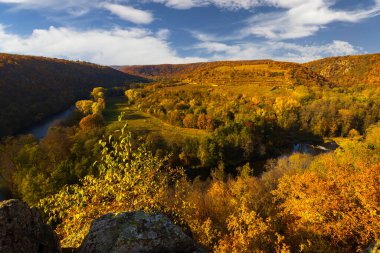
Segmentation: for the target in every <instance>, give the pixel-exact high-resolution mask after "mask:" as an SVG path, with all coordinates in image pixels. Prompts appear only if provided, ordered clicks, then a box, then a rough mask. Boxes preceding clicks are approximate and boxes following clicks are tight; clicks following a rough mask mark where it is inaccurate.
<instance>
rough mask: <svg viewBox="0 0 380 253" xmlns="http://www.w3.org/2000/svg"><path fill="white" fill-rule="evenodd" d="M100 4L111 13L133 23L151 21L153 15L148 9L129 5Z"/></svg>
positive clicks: (148, 22)
mask: <svg viewBox="0 0 380 253" xmlns="http://www.w3.org/2000/svg"><path fill="white" fill-rule="evenodd" d="M101 6H102V7H103V8H104V9H106V10H108V11H110V12H111V13H112V14H115V15H117V16H119V17H120V18H121V19H124V20H127V21H130V22H133V23H135V24H150V23H152V22H153V15H152V13H151V12H149V11H143V10H139V9H135V8H133V7H130V6H125V5H120V4H111V3H104V4H102V5H101Z"/></svg>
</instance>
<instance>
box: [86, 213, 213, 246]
mask: <svg viewBox="0 0 380 253" xmlns="http://www.w3.org/2000/svg"><path fill="white" fill-rule="evenodd" d="M79 252H80V253H105V252H109V253H125V252H129V253H134V252H139V253H143V252H144V253H151V252H152V253H153V252H154V253H159V252H162V253H163V252H173V253H203V252H206V251H205V250H204V249H202V248H201V247H200V246H199V245H197V244H196V243H195V242H194V240H193V239H191V238H190V237H189V236H188V235H186V234H185V233H183V232H182V230H181V229H180V228H179V227H178V226H176V225H174V224H173V223H172V222H171V221H170V220H169V219H168V218H167V217H165V216H163V215H162V214H147V213H144V212H130V213H120V214H107V215H105V216H102V217H100V218H98V219H96V220H94V221H93V222H92V224H91V228H90V232H89V233H88V235H87V236H86V238H85V239H84V241H83V243H82V246H81V247H80V249H79Z"/></svg>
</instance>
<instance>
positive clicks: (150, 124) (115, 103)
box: [104, 97, 209, 141]
mask: <svg viewBox="0 0 380 253" xmlns="http://www.w3.org/2000/svg"><path fill="white" fill-rule="evenodd" d="M122 112H124V113H125V117H124V119H125V120H126V121H127V124H128V128H129V130H131V131H132V132H137V133H140V134H147V133H157V134H159V135H161V136H162V137H163V138H165V139H166V140H171V141H175V140H181V139H183V138H202V137H204V136H206V135H208V134H209V132H207V131H205V130H200V129H192V128H181V127H176V126H172V125H169V124H167V123H165V122H163V121H162V120H160V119H157V118H155V117H153V116H152V115H150V114H147V113H143V112H141V111H139V110H138V109H137V108H135V107H133V106H130V105H129V104H128V101H127V99H126V98H124V97H118V98H109V99H107V108H106V110H105V112H104V117H105V119H106V123H107V128H108V129H109V130H111V129H116V128H118V127H120V122H118V116H119V115H120V114H121V113H122Z"/></svg>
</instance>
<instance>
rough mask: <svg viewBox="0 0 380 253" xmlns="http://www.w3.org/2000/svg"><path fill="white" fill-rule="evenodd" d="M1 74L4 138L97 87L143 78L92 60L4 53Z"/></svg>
mask: <svg viewBox="0 0 380 253" xmlns="http://www.w3.org/2000/svg"><path fill="white" fill-rule="evenodd" d="M0 75H1V80H0V137H3V136H6V135H12V134H15V133H18V132H19V131H20V130H23V129H25V128H27V127H29V126H31V125H33V124H35V123H36V122H39V121H41V120H43V119H45V118H47V117H49V116H51V115H53V114H55V113H58V112H61V111H63V110H65V109H67V108H68V107H70V106H71V105H72V104H73V103H74V102H75V101H76V100H78V99H81V98H85V97H87V96H88V93H89V92H90V91H91V89H92V88H94V87H97V86H105V87H113V86H123V85H127V84H129V83H131V82H134V81H140V80H142V79H141V78H138V77H135V76H131V75H128V74H125V73H122V72H119V71H117V70H114V69H112V68H109V67H103V66H97V65H94V64H90V63H84V62H71V61H65V60H58V59H49V58H42V57H32V56H18V55H8V54H0Z"/></svg>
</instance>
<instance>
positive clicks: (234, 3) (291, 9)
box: [150, 0, 380, 40]
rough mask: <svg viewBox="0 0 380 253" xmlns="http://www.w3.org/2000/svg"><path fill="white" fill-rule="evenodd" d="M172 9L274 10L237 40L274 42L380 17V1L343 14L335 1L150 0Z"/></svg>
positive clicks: (250, 24)
mask: <svg viewBox="0 0 380 253" xmlns="http://www.w3.org/2000/svg"><path fill="white" fill-rule="evenodd" d="M150 1H152V2H156V3H162V4H165V5H166V6H168V7H171V8H178V9H190V8H194V7H203V6H208V5H214V6H216V7H219V8H224V9H230V10H237V9H245V10H252V9H254V8H257V7H264V6H265V7H271V10H272V11H270V12H267V13H261V14H256V13H255V14H253V15H252V17H251V18H250V19H248V20H247V22H246V27H244V28H243V29H241V31H240V32H239V34H237V35H236V36H235V38H245V37H248V36H250V35H255V36H259V37H264V38H267V39H271V40H284V39H297V38H303V37H307V36H310V35H313V34H315V33H316V32H318V31H319V30H320V29H322V28H323V27H325V26H326V25H328V24H330V23H333V22H349V23H354V22H359V21H361V20H363V19H366V18H370V17H373V16H377V15H379V14H380V0H372V5H370V6H368V7H367V8H363V7H362V8H360V9H353V10H341V9H337V8H335V5H336V2H337V1H335V0H150Z"/></svg>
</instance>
